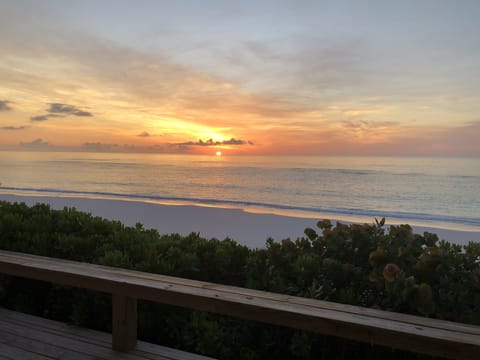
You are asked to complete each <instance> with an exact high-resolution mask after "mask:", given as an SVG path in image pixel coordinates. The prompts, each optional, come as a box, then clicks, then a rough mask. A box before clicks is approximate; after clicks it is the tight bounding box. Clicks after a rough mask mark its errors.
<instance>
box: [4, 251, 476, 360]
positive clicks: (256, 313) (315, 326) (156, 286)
mask: <svg viewBox="0 0 480 360" xmlns="http://www.w3.org/2000/svg"><path fill="white" fill-rule="evenodd" d="M0 273H4V274H10V275H14V276H20V277H27V278H32V279H37V280H43V281H49V282H54V283H58V284H64V285H69V286H76V287H81V288H87V289H91V290H98V291H103V292H107V293H111V294H113V296H114V297H115V296H117V295H119V296H124V297H132V298H138V299H144V300H150V301H154V302H158V303H163V304H170V305H175V306H181V307H185V308H190V309H196V310H201V311H208V312H213V313H217V314H224V315H228V316H233V317H238V318H243V319H249V320H254V321H260V322H266V323H269V324H274V325H280V326H287V327H291V328H296V329H303V330H309V331H315V332H318V333H322V334H327V335H331V336H338V337H342V338H346V339H351V340H355V341H362V342H367V343H369V344H372V345H373V344H376V345H383V346H389V347H392V348H396V349H404V350H408V351H413V352H419V353H425V354H429V355H434V356H442V357H449V358H462V359H475V360H476V359H478V353H479V351H480V327H478V326H473V325H466V324H459V323H453V322H449V321H443V320H435V319H430V318H423V317H418V316H411V315H406V314H399V313H392V312H387V311H381V310H376V309H369V308H363V307H359V306H352V305H344V304H336V303H331V302H326V301H318V300H314V299H304V298H299V297H293V296H288V295H281V294H273V293H268V292H264V291H258V290H251V289H244V288H238V287H233V286H226V285H220V284H213V283H208V282H202V281H196V280H189V279H182V278H176V277H170V276H165V275H160V274H151V273H145V272H139V271H132V270H126V269H120V268H112V267H106V266H102V265H94V264H87V263H79V262H74V261H70V260H63V259H53V258H47V257H41V256H36V255H29V254H21V253H15V252H10V251H4V250H0Z"/></svg>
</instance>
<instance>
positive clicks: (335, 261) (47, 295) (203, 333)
mask: <svg viewBox="0 0 480 360" xmlns="http://www.w3.org/2000/svg"><path fill="white" fill-rule="evenodd" d="M186 221H188V219H186ZM317 225H318V230H314V229H311V228H307V229H305V237H302V238H298V239H296V240H290V239H286V240H282V241H281V242H275V241H274V240H273V239H268V240H267V241H266V246H265V248H262V249H249V248H247V247H245V246H242V245H239V244H237V243H236V242H235V241H233V240H231V239H228V238H227V239H225V240H223V241H220V240H217V239H210V240H208V239H205V238H202V237H200V236H199V234H196V233H192V234H190V235H188V236H180V235H178V234H169V235H161V234H159V233H158V232H157V231H156V230H150V229H144V228H143V226H142V225H141V224H136V226H134V227H127V226H124V225H123V224H122V223H120V222H117V221H110V220H105V219H102V218H99V217H95V216H92V215H90V214H87V213H83V212H79V211H77V210H76V209H74V208H64V209H63V210H52V209H51V208H50V207H49V206H48V205H43V204H37V205H35V206H32V207H29V206H27V205H25V204H23V203H14V204H12V203H8V202H0V248H1V249H5V250H13V251H20V252H25V253H31V254H37V255H43V256H50V257H57V258H64V259H71V260H76V261H85V262H91V263H97V264H103V265H109V266H117V267H124V268H128V269H135V270H140V271H147V272H152V273H161V274H167V275H173V276H179V277H185V278H191V279H196V280H203V281H210V282H215V283H221V284H228V285H235V286H242V287H249V288H254V289H260V290H267V291H273V292H278V293H286V294H291V295H296V296H303V297H310V298H316V299H322V300H329V301H335V302H341V303H346V304H353V305H360V306H366V307H373V308H379V309H384V310H390V311H397V312H403V313H409V314H415V315H422V316H429V317H435V318H439V319H446V320H451V321H457V322H465V323H470V324H476V325H480V243H478V242H470V243H469V244H468V245H465V246H460V245H455V244H452V243H449V242H446V241H443V240H442V241H440V240H439V239H438V237H437V235H435V234H432V233H427V232H426V233H424V234H423V235H419V234H414V233H413V231H412V228H411V227H410V226H409V225H398V226H393V225H392V226H389V227H386V226H385V220H384V219H382V220H380V221H378V220H376V219H375V223H373V224H363V225H359V224H351V225H345V224H342V223H336V224H335V225H333V224H332V223H331V222H330V221H329V220H323V221H320V222H318V224H317ZM0 304H1V305H2V306H5V307H9V308H12V309H15V310H18V311H24V312H29V313H33V314H38V315H42V316H46V317H50V318H52V319H57V320H61V321H69V322H72V323H75V324H77V325H81V326H86V327H91V328H96V329H100V330H104V331H110V330H111V328H110V327H111V313H110V298H109V296H108V295H106V294H101V293H97V292H91V291H88V290H83V289H75V288H70V287H65V286H61V285H56V284H49V283H44V282H37V281H33V280H28V279H20V278H14V277H6V276H4V277H0ZM139 336H140V338H142V339H144V340H147V341H151V342H158V343H162V344H164V345H168V346H174V347H178V348H182V349H185V350H189V351H194V352H197V353H203V354H208V355H211V356H216V357H219V358H222V359H262V358H276V359H295V358H299V359H310V358H312V359H314V358H337V359H355V358H356V359H363V358H369V359H371V358H383V357H385V356H389V357H393V358H399V359H405V358H412V359H415V358H418V357H419V356H418V355H415V354H409V353H404V352H399V351H393V350H391V349H386V348H381V347H371V346H369V345H366V344H359V343H355V342H351V341H348V340H342V339H336V338H330V337H326V336H320V335H318V334H313V333H309V332H303V331H296V330H292V329H286V328H282V327H276V326H270V325H264V324H259V323H255V322H251V321H242V320H238V319H232V318H229V317H224V316H217V315H212V314H207V313H203V312H198V311H191V310H187V309H180V308H175V307H171V306H164V305H159V304H153V303H150V302H140V304H139Z"/></svg>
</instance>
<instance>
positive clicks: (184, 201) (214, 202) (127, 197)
mask: <svg viewBox="0 0 480 360" xmlns="http://www.w3.org/2000/svg"><path fill="white" fill-rule="evenodd" d="M0 191H4V192H5V191H8V192H12V193H14V194H17V195H22V194H23V195H27V194H25V193H34V194H42V195H52V196H62V195H63V196H66V197H68V196H79V197H85V198H99V199H102V198H104V199H105V198H109V199H113V200H115V199H117V200H123V201H142V202H152V203H159V204H165V205H196V206H212V207H227V208H238V209H241V210H244V211H247V212H254V213H255V212H259V213H272V214H278V215H285V216H294V217H308V218H320V217H321V216H333V217H335V216H339V217H343V218H348V219H349V220H353V221H355V219H357V220H356V221H364V220H366V219H369V220H373V218H374V217H386V218H387V219H388V220H389V222H390V223H400V222H402V221H404V222H407V223H410V224H411V225H425V224H427V225H428V224H430V223H435V225H436V226H439V227H442V228H446V229H458V227H468V228H471V227H473V228H477V229H475V230H476V231H479V229H478V227H480V219H479V218H466V217H457V216H447V215H432V214H425V213H409V212H393V211H383V210H372V209H356V208H314V207H302V206H291V205H283V204H272V203H262V202H254V201H237V200H223V199H212V198H189V197H175V196H152V195H142V194H120V193H114V192H104V191H80V190H68V189H51V188H30V187H9V186H1V185H0ZM448 225H450V226H448ZM469 230H470V231H471V230H472V229H469Z"/></svg>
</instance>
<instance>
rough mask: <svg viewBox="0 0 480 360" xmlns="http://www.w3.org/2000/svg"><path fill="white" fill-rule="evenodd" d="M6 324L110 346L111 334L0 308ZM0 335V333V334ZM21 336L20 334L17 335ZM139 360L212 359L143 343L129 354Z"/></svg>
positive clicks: (0, 321)
mask: <svg viewBox="0 0 480 360" xmlns="http://www.w3.org/2000/svg"><path fill="white" fill-rule="evenodd" d="M2 323H4V324H6V326H7V328H9V329H11V328H10V325H11V324H14V325H18V326H20V327H25V328H27V329H35V330H37V331H41V332H43V333H46V334H54V335H58V336H62V337H65V338H66V339H71V340H75V341H79V342H86V343H90V344H95V345H98V346H100V347H103V348H105V349H109V348H110V346H111V334H107V333H104V332H100V331H96V330H90V329H85V328H80V327H76V326H71V325H67V324H64V323H61V322H57V321H53V320H49V319H44V318H40V317H37V316H32V315H28V314H23V313H19V312H15V311H11V310H7V309H3V308H0V324H2ZM0 334H1V332H0ZM19 335H20V336H21V334H19ZM130 354H131V355H136V356H138V357H139V358H141V359H152V360H153V359H155V360H157V359H182V360H209V359H210V360H211V359H212V358H209V357H206V356H202V355H197V354H192V353H188V352H185V351H181V350H177V349H172V348H168V347H165V346H161V345H156V344H150V343H146V342H143V341H138V342H137V347H136V348H135V349H133V350H132V351H131V352H130Z"/></svg>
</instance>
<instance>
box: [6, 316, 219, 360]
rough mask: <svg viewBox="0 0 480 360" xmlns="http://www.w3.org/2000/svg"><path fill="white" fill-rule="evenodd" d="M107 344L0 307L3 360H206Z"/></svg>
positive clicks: (105, 337)
mask: <svg viewBox="0 0 480 360" xmlns="http://www.w3.org/2000/svg"><path fill="white" fill-rule="evenodd" d="M111 341H112V339H111V334H108V333H103V332H100V331H95V330H89V329H85V328H80V327H76V326H70V325H67V324H64V323H60V322H56V321H52V320H48V319H43V318H39V317H35V316H31V315H27V314H22V313H18V312H14V311H10V310H6V309H3V308H0V354H1V356H2V357H3V358H5V359H22V360H23V359H39V360H41V359H71V360H84V359H104V360H109V359H125V360H139V359H152V360H153V359H159V360H174V359H181V360H207V359H209V358H207V357H204V356H200V355H196V354H191V353H187V352H184V351H179V350H175V349H171V348H168V347H164V346H160V345H154V344H149V343H145V342H142V341H139V342H138V344H137V346H136V348H135V349H134V350H132V351H131V352H130V353H121V352H116V351H113V350H112V349H111ZM0 358H1V357H0Z"/></svg>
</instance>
